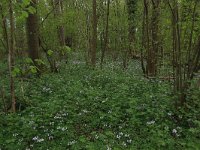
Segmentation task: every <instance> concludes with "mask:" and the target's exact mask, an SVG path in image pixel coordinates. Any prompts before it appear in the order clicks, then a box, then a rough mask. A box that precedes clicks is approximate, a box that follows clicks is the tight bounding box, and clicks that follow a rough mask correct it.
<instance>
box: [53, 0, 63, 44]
mask: <svg viewBox="0 0 200 150" xmlns="http://www.w3.org/2000/svg"><path fill="white" fill-rule="evenodd" d="M54 7H55V17H57V18H59V17H61V16H62V14H63V0H54ZM57 28H58V31H57V32H58V39H59V43H60V46H65V45H66V43H65V28H64V26H63V25H59V26H58V27H57Z"/></svg>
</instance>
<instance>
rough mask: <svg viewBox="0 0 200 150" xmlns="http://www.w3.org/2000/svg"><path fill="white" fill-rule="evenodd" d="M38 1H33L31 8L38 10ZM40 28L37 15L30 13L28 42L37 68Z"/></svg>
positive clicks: (29, 50) (30, 55) (30, 53)
mask: <svg viewBox="0 0 200 150" xmlns="http://www.w3.org/2000/svg"><path fill="white" fill-rule="evenodd" d="M36 5H37V0H32V1H31V3H30V6H32V7H34V8H35V9H36ZM38 30H39V28H38V16H37V13H34V14H31V13H29V15H28V18H27V38H28V39H27V40H28V52H29V57H30V58H31V59H32V60H33V62H34V63H35V65H36V66H37V63H36V61H35V60H36V59H39V31H38Z"/></svg>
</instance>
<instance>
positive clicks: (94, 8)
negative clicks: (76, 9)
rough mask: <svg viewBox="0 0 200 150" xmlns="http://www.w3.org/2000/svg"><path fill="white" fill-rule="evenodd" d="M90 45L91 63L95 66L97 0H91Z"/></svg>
mask: <svg viewBox="0 0 200 150" xmlns="http://www.w3.org/2000/svg"><path fill="white" fill-rule="evenodd" d="M92 12H93V13H92V43H91V44H92V46H91V65H92V67H95V66H96V51H97V1H96V0H92Z"/></svg>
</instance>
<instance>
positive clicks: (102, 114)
mask: <svg viewBox="0 0 200 150" xmlns="http://www.w3.org/2000/svg"><path fill="white" fill-rule="evenodd" d="M3 82H5V83H6V82H7V80H5V81H3ZM16 86H17V90H16V97H17V100H18V101H19V102H20V103H21V105H22V106H23V107H24V108H23V110H21V111H20V112H18V113H16V114H7V115H5V114H0V149H1V150H18V149H19V150H23V149H27V150H28V149H34V150H47V149H49V150H65V149H72V150H76V149H77V150H79V149H80V150H84V149H86V150H112V149H113V150H120V149H131V150H134V149H144V150H146V149H170V150H171V149H200V144H199V138H200V137H199V135H200V134H199V133H200V130H199V129H200V128H199V124H200V122H199V118H198V117H199V116H198V112H197V110H198V109H192V108H193V107H192V108H191V109H190V107H188V110H184V111H181V110H180V111H174V110H175V109H174V97H173V96H172V93H171V87H170V86H171V85H170V84H169V83H165V82H162V81H155V80H147V79H144V78H142V77H138V76H135V75H133V74H131V73H128V72H123V71H121V70H115V71H113V70H110V69H104V70H99V69H95V70H93V69H90V68H87V67H85V66H84V65H71V66H70V67H66V68H62V69H61V71H60V73H57V74H44V75H42V76H41V77H40V78H32V79H26V80H19V79H18V81H17V84H16ZM8 88H9V86H8V85H5V90H8ZM192 92H193V91H192ZM198 98H199V95H198V92H196V97H195V96H193V97H191V99H193V100H198ZM194 105H195V107H197V106H198V104H194ZM21 108H22V107H21Z"/></svg>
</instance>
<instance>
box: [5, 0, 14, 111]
mask: <svg viewBox="0 0 200 150" xmlns="http://www.w3.org/2000/svg"><path fill="white" fill-rule="evenodd" d="M9 16H10V39H7V40H9V42H8V43H9V44H8V49H9V57H8V58H9V60H8V62H9V72H10V93H11V101H12V111H13V112H16V99H15V87H14V77H13V74H12V73H13V70H14V53H15V50H14V49H15V47H14V38H15V37H14V30H15V24H14V12H13V1H12V0H9Z"/></svg>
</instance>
